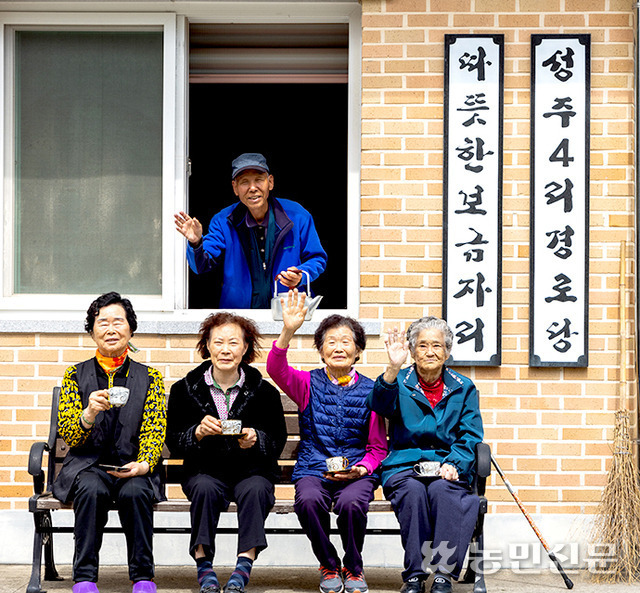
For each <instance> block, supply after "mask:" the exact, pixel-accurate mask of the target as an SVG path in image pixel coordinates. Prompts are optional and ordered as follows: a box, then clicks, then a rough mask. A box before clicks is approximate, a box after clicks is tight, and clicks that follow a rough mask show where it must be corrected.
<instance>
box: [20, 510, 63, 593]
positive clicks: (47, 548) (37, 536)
mask: <svg viewBox="0 0 640 593" xmlns="http://www.w3.org/2000/svg"><path fill="white" fill-rule="evenodd" d="M33 522H34V526H35V529H34V533H33V562H32V565H31V578H30V579H29V584H28V585H27V593H46V591H44V590H43V589H42V588H41V586H42V577H41V571H42V551H43V549H44V559H45V571H44V578H45V579H46V580H48V581H60V580H62V578H61V577H60V576H59V575H58V571H57V570H56V566H55V563H54V561H53V534H52V533H51V531H50V528H51V513H50V512H49V511H44V512H43V511H38V512H35V513H34V514H33Z"/></svg>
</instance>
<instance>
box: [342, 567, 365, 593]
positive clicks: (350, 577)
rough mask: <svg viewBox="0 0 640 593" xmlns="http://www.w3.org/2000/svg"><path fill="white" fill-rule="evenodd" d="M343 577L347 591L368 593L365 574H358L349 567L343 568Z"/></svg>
mask: <svg viewBox="0 0 640 593" xmlns="http://www.w3.org/2000/svg"><path fill="white" fill-rule="evenodd" d="M342 578H343V579H344V591H345V593H367V592H368V591H369V587H367V581H365V580H364V574H363V573H360V574H358V575H356V574H354V573H352V572H351V571H350V570H349V569H348V568H343V569H342Z"/></svg>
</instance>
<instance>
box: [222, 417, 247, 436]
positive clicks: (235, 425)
mask: <svg viewBox="0 0 640 593" xmlns="http://www.w3.org/2000/svg"><path fill="white" fill-rule="evenodd" d="M220 425H221V428H222V434H240V433H241V432H242V420H220Z"/></svg>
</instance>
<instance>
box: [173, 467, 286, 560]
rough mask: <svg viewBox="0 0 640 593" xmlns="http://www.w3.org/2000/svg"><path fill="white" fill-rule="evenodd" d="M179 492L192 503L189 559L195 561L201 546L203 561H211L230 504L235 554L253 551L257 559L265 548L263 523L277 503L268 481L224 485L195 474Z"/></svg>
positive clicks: (258, 479) (257, 478)
mask: <svg viewBox="0 0 640 593" xmlns="http://www.w3.org/2000/svg"><path fill="white" fill-rule="evenodd" d="M182 489H183V490H184V493H185V494H186V495H187V498H188V499H189V500H190V501H191V542H190V544H189V553H190V554H191V556H193V557H194V558H195V550H196V548H197V547H198V546H200V545H202V546H203V548H204V553H205V557H206V558H207V559H209V560H213V557H214V556H215V552H216V544H215V539H216V531H217V529H218V521H219V519H220V513H221V512H222V511H225V510H226V509H227V508H228V507H229V503H230V502H231V501H234V502H235V503H236V504H237V505H238V554H240V553H241V552H246V551H248V550H250V549H251V548H256V557H257V556H258V554H259V553H260V552H261V551H262V550H264V549H265V548H266V547H267V537H266V535H265V532H264V522H265V521H266V519H267V516H268V515H269V511H270V510H271V509H272V508H273V505H274V504H275V501H276V499H275V495H274V487H273V484H272V483H271V482H270V481H269V480H267V479H266V478H264V477H263V476H250V477H248V478H245V479H243V480H240V481H239V482H235V483H227V482H223V481H222V480H219V479H218V478H214V477H212V476H209V475H208V474H196V475H194V476H190V477H189V478H187V479H186V480H185V482H184V483H183V484H182Z"/></svg>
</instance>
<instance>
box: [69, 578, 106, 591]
mask: <svg viewBox="0 0 640 593" xmlns="http://www.w3.org/2000/svg"><path fill="white" fill-rule="evenodd" d="M71 591H73V593H100V592H99V591H98V585H96V584H95V583H93V582H91V581H80V582H78V583H76V584H75V585H74V586H73V587H71Z"/></svg>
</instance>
